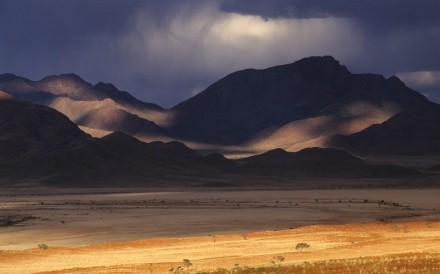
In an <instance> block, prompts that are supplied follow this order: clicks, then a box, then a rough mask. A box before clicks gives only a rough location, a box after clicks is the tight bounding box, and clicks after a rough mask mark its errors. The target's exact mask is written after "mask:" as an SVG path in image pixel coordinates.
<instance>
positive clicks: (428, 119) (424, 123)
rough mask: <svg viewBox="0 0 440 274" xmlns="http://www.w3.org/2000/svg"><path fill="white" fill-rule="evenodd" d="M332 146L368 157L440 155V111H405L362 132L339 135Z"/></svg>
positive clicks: (332, 142) (333, 140) (331, 143)
mask: <svg viewBox="0 0 440 274" xmlns="http://www.w3.org/2000/svg"><path fill="white" fill-rule="evenodd" d="M330 145H331V146H333V147H339V148H342V149H347V150H349V151H352V152H354V153H357V154H368V155H423V154H439V153H440V110H429V109H427V110H406V111H402V112H400V113H398V114H396V115H395V116H393V117H392V118H390V119H389V120H387V121H385V122H384V123H382V124H377V125H372V126H370V127H368V128H366V129H364V130H362V131H360V132H358V133H355V134H351V135H348V136H342V135H337V136H335V137H334V138H333V139H332V140H331V142H330Z"/></svg>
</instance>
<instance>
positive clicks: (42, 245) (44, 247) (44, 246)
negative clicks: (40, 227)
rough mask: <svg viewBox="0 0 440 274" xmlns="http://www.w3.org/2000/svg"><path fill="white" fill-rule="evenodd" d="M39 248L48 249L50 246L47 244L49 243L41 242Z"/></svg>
mask: <svg viewBox="0 0 440 274" xmlns="http://www.w3.org/2000/svg"><path fill="white" fill-rule="evenodd" d="M38 248H39V249H41V250H46V249H48V248H49V247H48V246H47V244H39V245H38Z"/></svg>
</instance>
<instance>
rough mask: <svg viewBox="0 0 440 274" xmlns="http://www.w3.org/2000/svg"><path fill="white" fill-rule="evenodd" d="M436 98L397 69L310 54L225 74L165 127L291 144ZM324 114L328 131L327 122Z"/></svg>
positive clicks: (215, 137) (231, 139) (205, 137)
mask: <svg viewBox="0 0 440 274" xmlns="http://www.w3.org/2000/svg"><path fill="white" fill-rule="evenodd" d="M434 105H435V104H434V103H432V102H430V101H429V100H427V99H426V98H425V97H424V96H423V95H421V94H419V93H417V92H415V91H413V90H411V89H409V88H408V87H406V86H405V84H404V83H402V82H401V81H400V80H399V79H398V78H397V77H395V76H393V77H390V78H388V79H386V78H384V77H383V76H380V75H373V74H352V73H350V72H349V71H348V70H347V68H346V67H345V66H342V65H341V64H340V63H339V62H338V61H336V60H335V59H334V58H333V57H330V56H324V57H309V58H304V59H302V60H299V61H297V62H294V63H292V64H287V65H282V66H276V67H272V68H268V69H263V70H256V69H247V70H243V71H238V72H234V73H232V74H230V75H228V76H226V77H225V78H223V79H221V80H219V81H217V82H215V83H214V84H212V85H211V86H210V87H208V88H207V89H206V90H205V91H203V92H201V93H199V94H198V95H196V96H194V97H192V98H190V99H188V100H186V101H184V102H182V103H180V104H178V105H177V106H175V107H174V108H172V109H171V110H170V111H171V112H172V115H173V116H174V117H175V120H174V123H173V125H172V126H170V127H168V128H167V129H168V131H169V132H170V134H172V135H173V136H175V137H177V138H182V139H190V140H196V141H200V142H208V143H209V142H210V143H220V144H226V145H233V144H242V143H244V144H245V145H250V146H255V147H257V148H258V147H260V148H261V147H262V148H263V149H268V148H275V147H279V146H280V144H281V145H282V147H283V148H287V149H288V148H289V147H290V146H293V145H294V144H295V142H297V140H296V137H300V138H303V139H304V141H303V142H309V141H312V140H313V139H316V138H320V137H325V138H327V137H329V136H332V135H334V134H338V133H343V134H347V133H354V132H356V131H359V130H362V129H364V128H365V127H368V126H369V125H371V124H373V123H379V122H383V121H385V120H387V119H388V118H390V117H391V116H393V115H394V114H396V113H398V112H400V111H401V110H404V109H426V108H433V107H435V106H434ZM326 120H331V123H330V124H329V127H331V129H332V130H330V131H329V130H328V128H326V126H324V127H323V126H322V124H326V123H327V122H326ZM320 121H322V123H321V122H320ZM292 122H293V125H291V126H289V125H288V124H289V123H292ZM317 124H318V125H317ZM302 128H304V129H305V130H309V131H310V130H311V131H313V134H311V133H310V132H304V131H303V130H302ZM280 131H281V132H280ZM291 133H292V134H291ZM278 136H286V138H285V139H288V138H290V141H287V142H286V140H280V139H279V138H278ZM289 136H292V137H289ZM267 140H269V144H267V143H265V142H267ZM246 141H247V142H246ZM306 146H307V145H306ZM300 147H301V146H300ZM300 147H299V148H300Z"/></svg>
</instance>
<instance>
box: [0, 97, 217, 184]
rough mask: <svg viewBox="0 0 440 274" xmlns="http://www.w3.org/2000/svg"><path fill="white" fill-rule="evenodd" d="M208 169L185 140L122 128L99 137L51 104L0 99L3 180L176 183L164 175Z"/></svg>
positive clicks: (0, 164) (80, 182) (171, 175)
mask: <svg viewBox="0 0 440 274" xmlns="http://www.w3.org/2000/svg"><path fill="white" fill-rule="evenodd" d="M1 94H3V93H1ZM4 97H5V96H1V98H4ZM205 169H210V170H211V169H212V168H211V165H209V164H205V162H204V160H203V157H202V156H200V155H199V154H198V153H196V152H195V151H193V150H191V149H189V148H188V147H186V146H185V145H183V144H181V143H177V142H171V143H161V142H155V143H150V144H147V143H144V142H141V141H139V140H137V139H136V138H134V137H131V136H128V135H125V134H123V133H120V132H115V133H112V134H110V135H108V136H106V137H104V138H101V139H96V138H92V137H91V136H89V135H87V134H86V133H84V132H83V131H81V130H80V129H79V128H78V126H77V125H76V124H74V123H73V122H71V121H70V120H69V119H68V118H67V117H66V116H65V115H63V114H61V113H59V112H58V111H56V110H54V109H52V108H49V107H46V106H41V105H36V104H33V103H29V102H23V101H19V100H15V99H11V98H10V97H9V96H8V97H7V98H4V99H1V100H0V184H1V185H3V186H12V185H21V184H26V185H29V184H45V185H57V186H63V185H74V186H82V187H87V186H99V185H102V184H104V185H105V186H110V185H114V184H117V185H120V186H133V185H149V184H151V183H154V182H155V181H157V180H162V181H165V182H168V183H173V182H174V181H173V180H172V179H170V180H165V179H164V178H168V177H173V176H184V175H185V174H192V173H193V172H195V171H198V172H202V171H203V170H205Z"/></svg>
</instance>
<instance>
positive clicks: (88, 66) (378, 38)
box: [0, 0, 440, 107]
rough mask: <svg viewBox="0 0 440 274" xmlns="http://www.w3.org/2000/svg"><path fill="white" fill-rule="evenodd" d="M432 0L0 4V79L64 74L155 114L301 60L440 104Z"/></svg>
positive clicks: (438, 8) (439, 22) (439, 36)
mask: <svg viewBox="0 0 440 274" xmlns="http://www.w3.org/2000/svg"><path fill="white" fill-rule="evenodd" d="M439 13H440V1H438V0H212V1H211V0H181V1H180V0H173V1H171V0H161V1H158V0H157V1H155V0H150V1H148V0H144V1H138V0H118V1H117V0H0V34H1V36H0V73H5V72H10V73H14V74H17V75H20V76H23V77H26V78H30V79H32V80H39V79H41V78H42V77H44V76H47V75H51V74H61V73H69V72H73V73H76V74H78V75H80V76H81V77H82V78H83V79H85V80H86V81H88V82H91V83H93V84H95V83H96V82H98V81H104V82H111V83H113V84H115V85H116V86H117V87H118V88H119V89H121V90H125V91H128V92H130V93H132V94H134V95H135V96H137V97H138V98H140V99H142V100H144V101H149V102H154V103H158V104H160V105H162V106H164V107H171V106H173V105H174V104H176V103H178V102H180V101H182V100H184V99H187V98H189V97H190V96H192V95H194V94H196V93H198V92H200V91H202V90H203V89H204V88H206V87H207V86H208V85H210V84H212V83H213V82H215V81H216V80H219V79H220V78H222V77H224V76H226V75H227V74H229V73H231V72H233V71H236V70H239V69H245V68H266V67H270V66H274V65H280V64H286V63H291V62H294V61H296V60H298V59H301V58H303V57H307V56H311V55H332V56H334V57H335V58H336V59H338V60H339V61H340V62H341V63H342V64H344V65H346V66H347V67H348V69H349V70H350V71H352V72H355V73H361V72H362V73H363V72H369V73H379V74H384V75H385V76H387V77H388V76H391V75H393V74H396V75H398V76H399V77H400V78H401V79H402V80H404V81H405V82H406V83H407V84H408V85H409V86H410V87H412V88H414V89H416V90H418V91H421V92H422V93H424V94H425V95H427V96H428V97H430V98H431V99H433V100H435V101H437V102H440V50H439V49H440V16H439Z"/></svg>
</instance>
